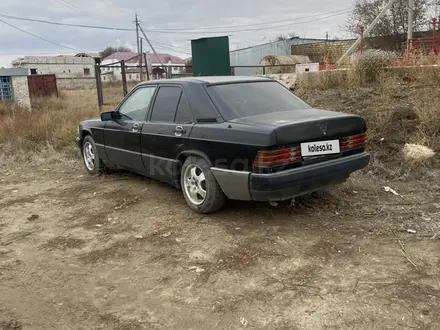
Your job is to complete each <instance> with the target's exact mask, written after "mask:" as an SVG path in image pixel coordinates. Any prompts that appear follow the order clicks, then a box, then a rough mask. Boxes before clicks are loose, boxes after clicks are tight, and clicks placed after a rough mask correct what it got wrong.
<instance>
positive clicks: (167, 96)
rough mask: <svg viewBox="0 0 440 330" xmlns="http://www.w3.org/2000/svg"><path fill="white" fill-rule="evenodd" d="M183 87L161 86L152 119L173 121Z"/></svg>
mask: <svg viewBox="0 0 440 330" xmlns="http://www.w3.org/2000/svg"><path fill="white" fill-rule="evenodd" d="M181 95H182V89H181V88H180V87H176V86H161V87H160V88H159V91H158V92H157V96H156V100H155V101H154V106H153V112H152V114H151V121H160V122H173V121H174V116H175V114H176V110H177V105H178V104H179V100H180V96H181Z"/></svg>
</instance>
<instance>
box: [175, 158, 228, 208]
mask: <svg viewBox="0 0 440 330" xmlns="http://www.w3.org/2000/svg"><path fill="white" fill-rule="evenodd" d="M180 186H181V188H182V192H183V196H184V197H185V201H186V203H187V204H188V205H189V207H190V208H191V209H192V210H194V211H196V212H198V213H212V212H215V211H218V210H219V209H221V208H222V206H223V204H224V203H225V199H226V197H225V194H224V193H223V191H222V189H221V188H220V186H219V185H218V183H217V180H216V179H215V178H214V175H213V174H212V172H211V169H210V166H209V164H208V162H207V161H206V160H205V159H203V158H201V157H197V156H189V157H188V158H187V159H186V160H185V162H184V164H183V166H182V170H181V175H180Z"/></svg>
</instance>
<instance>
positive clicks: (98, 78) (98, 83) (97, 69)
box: [95, 64, 104, 110]
mask: <svg viewBox="0 0 440 330" xmlns="http://www.w3.org/2000/svg"><path fill="white" fill-rule="evenodd" d="M95 80H96V93H97V95H98V106H99V110H101V106H102V105H103V104H104V100H103V97H102V81H101V66H100V65H99V64H95Z"/></svg>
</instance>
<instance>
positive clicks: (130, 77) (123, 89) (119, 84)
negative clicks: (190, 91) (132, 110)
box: [95, 53, 192, 108]
mask: <svg viewBox="0 0 440 330" xmlns="http://www.w3.org/2000/svg"><path fill="white" fill-rule="evenodd" d="M186 68H189V67H186ZM186 76H192V73H186V72H179V73H177V74H176V73H173V71H172V67H170V66H157V65H155V66H151V65H150V64H149V61H148V60H147V55H146V54H145V53H143V54H140V55H136V56H133V57H132V58H129V59H126V60H121V61H118V62H115V63H110V64H97V65H96V67H95V80H96V87H97V88H96V89H97V96H98V104H99V107H100V108H101V107H102V106H115V105H117V104H118V103H119V102H120V100H121V99H122V98H123V97H124V96H125V95H127V94H128V93H129V91H130V90H131V89H132V88H133V87H134V86H136V85H137V84H139V83H140V82H143V81H148V80H155V79H170V78H179V77H186Z"/></svg>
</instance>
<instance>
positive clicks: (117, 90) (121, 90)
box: [95, 54, 335, 107]
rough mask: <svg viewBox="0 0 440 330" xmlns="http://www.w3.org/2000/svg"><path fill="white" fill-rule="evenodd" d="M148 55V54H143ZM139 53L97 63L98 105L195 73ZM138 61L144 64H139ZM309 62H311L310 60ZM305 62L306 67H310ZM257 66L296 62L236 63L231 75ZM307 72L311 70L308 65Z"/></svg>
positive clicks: (273, 69) (268, 68)
mask: <svg viewBox="0 0 440 330" xmlns="http://www.w3.org/2000/svg"><path fill="white" fill-rule="evenodd" d="M144 55H145V54H144ZM138 56H139V55H136V56H135V57H133V58H131V59H128V60H125V61H123V60H122V61H119V62H117V63H112V64H107V65H102V64H101V65H97V66H96V70H95V73H96V77H95V78H96V86H97V91H98V92H97V93H98V104H99V106H100V107H101V106H106V105H111V106H115V105H117V104H118V103H119V102H120V100H121V99H122V98H123V97H124V96H125V95H127V94H128V92H129V91H130V90H131V89H132V88H133V87H134V86H136V85H137V84H138V83H140V82H142V81H147V80H156V79H170V78H182V77H192V76H196V75H195V74H193V73H192V72H191V71H192V67H191V66H186V67H184V70H183V71H182V72H179V73H173V72H172V69H171V67H169V66H163V67H162V66H157V65H155V66H151V67H150V68H148V66H146V65H145V63H148V62H147V61H146V58H144V59H143V61H139V62H137V61H134V62H133V60H135V59H136V58H137V57H138ZM138 63H141V64H140V65H139V64H138ZM307 64H309V63H307ZM307 64H306V66H307ZM242 68H246V69H249V68H251V69H254V70H252V72H254V73H253V74H248V75H269V74H283V73H295V72H296V64H277V65H235V66H231V67H230V74H231V76H235V75H242V74H240V69H242ZM330 69H335V65H320V66H319V70H330ZM304 71H305V72H307V71H309V70H308V69H307V68H306V69H304Z"/></svg>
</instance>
